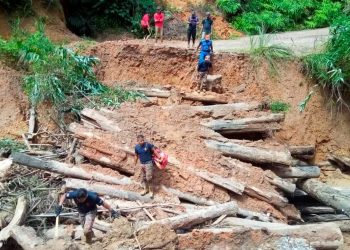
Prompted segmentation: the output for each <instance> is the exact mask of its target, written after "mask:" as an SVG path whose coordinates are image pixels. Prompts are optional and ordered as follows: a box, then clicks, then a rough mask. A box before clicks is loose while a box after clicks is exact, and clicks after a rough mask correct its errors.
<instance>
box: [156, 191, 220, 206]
mask: <svg viewBox="0 0 350 250" xmlns="http://www.w3.org/2000/svg"><path fill="white" fill-rule="evenodd" d="M162 189H163V190H164V191H165V192H167V193H169V194H173V195H176V196H177V197H179V199H182V200H186V201H189V202H192V203H194V204H198V205H207V206H213V205H216V204H217V202H215V201H212V200H207V199H205V198H202V197H198V196H195V195H193V194H190V193H186V192H182V191H180V190H177V189H174V188H169V187H165V186H162Z"/></svg>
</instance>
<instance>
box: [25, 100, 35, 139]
mask: <svg viewBox="0 0 350 250" xmlns="http://www.w3.org/2000/svg"><path fill="white" fill-rule="evenodd" d="M34 132H35V108H34V107H31V108H30V109H29V121H28V134H27V138H28V140H32V139H33V137H34Z"/></svg>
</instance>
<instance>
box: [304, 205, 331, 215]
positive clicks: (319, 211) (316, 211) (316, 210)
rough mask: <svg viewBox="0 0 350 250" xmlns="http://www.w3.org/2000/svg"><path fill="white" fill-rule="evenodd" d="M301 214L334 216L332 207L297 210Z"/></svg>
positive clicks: (310, 207)
mask: <svg viewBox="0 0 350 250" xmlns="http://www.w3.org/2000/svg"><path fill="white" fill-rule="evenodd" d="M299 210H300V212H301V213H302V214H334V213H335V210H334V208H332V207H326V206H309V207H301V208H299Z"/></svg>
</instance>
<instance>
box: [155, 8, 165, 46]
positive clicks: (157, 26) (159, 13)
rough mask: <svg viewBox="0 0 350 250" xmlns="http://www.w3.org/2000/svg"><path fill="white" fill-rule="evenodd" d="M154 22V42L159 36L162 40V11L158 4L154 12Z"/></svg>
mask: <svg viewBox="0 0 350 250" xmlns="http://www.w3.org/2000/svg"><path fill="white" fill-rule="evenodd" d="M154 23H155V24H154V25H155V29H156V35H155V38H156V43H157V41H158V37H160V41H161V42H163V26H164V13H163V12H162V10H161V8H160V7H159V6H158V7H157V12H156V13H155V14H154Z"/></svg>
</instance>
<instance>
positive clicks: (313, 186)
mask: <svg viewBox="0 0 350 250" xmlns="http://www.w3.org/2000/svg"><path fill="white" fill-rule="evenodd" d="M297 185H298V187H299V188H300V189H302V190H304V191H305V192H306V193H308V194H309V195H310V196H312V197H313V198H315V199H317V200H319V201H320V202H322V203H324V204H326V205H328V206H331V207H333V208H335V209H337V210H339V211H343V213H345V214H346V215H347V216H350V202H349V200H350V195H349V194H345V193H342V192H340V191H338V190H336V189H334V188H332V187H330V186H328V185H327V184H325V183H322V182H320V181H319V180H316V179H308V180H305V181H301V182H299V183H298V184H297Z"/></svg>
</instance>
